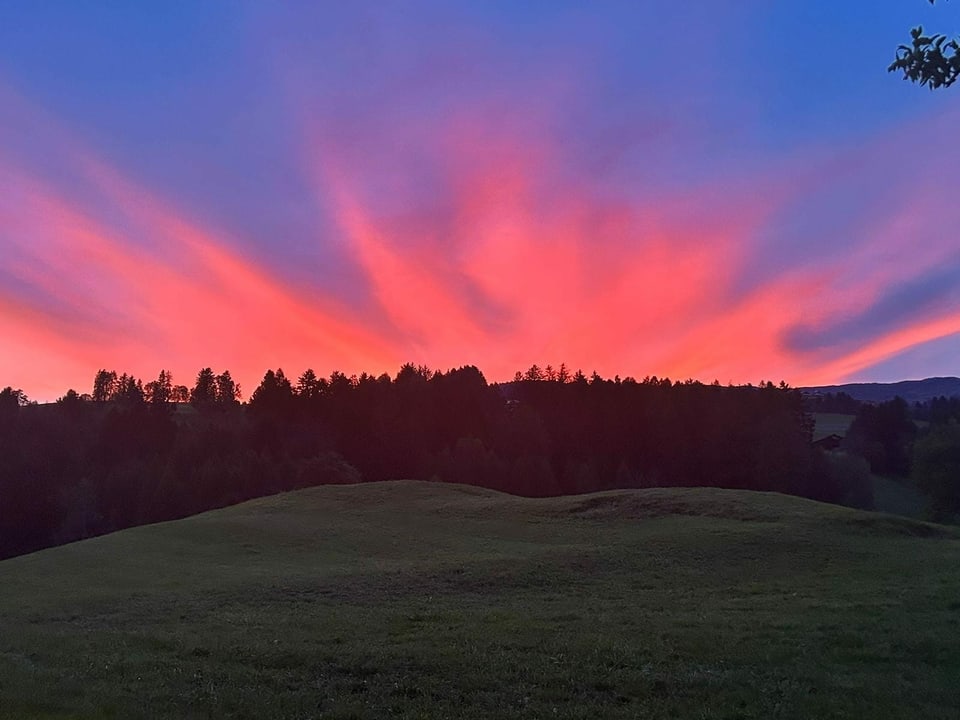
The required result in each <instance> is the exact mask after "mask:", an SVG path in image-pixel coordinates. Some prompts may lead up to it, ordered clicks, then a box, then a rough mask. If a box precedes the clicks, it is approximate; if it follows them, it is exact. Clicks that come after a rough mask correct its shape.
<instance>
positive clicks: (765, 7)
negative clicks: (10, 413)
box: [0, 0, 960, 400]
mask: <svg viewBox="0 0 960 720" xmlns="http://www.w3.org/2000/svg"><path fill="white" fill-rule="evenodd" d="M41 5H42V7H41ZM277 5H278V4H273V3H258V2H235V1H232V0H231V1H226V0H225V1H224V2H213V1H211V2H204V3H164V4H160V5H156V6H154V7H153V8H152V9H151V10H149V11H148V10H147V9H146V6H142V5H140V4H137V3H110V2H104V3H75V2H49V3H43V4H34V3H18V4H16V5H12V4H11V5H7V6H6V7H4V8H3V9H0V190H2V192H0V248H2V251H3V262H2V263H0V337H2V338H3V340H2V343H0V387H2V386H6V385H12V386H13V387H19V388H22V389H23V390H24V391H25V392H26V393H27V394H28V395H29V396H30V397H31V398H35V399H38V400H51V399H54V398H56V397H58V396H59V395H62V394H63V392H64V391H66V389H67V388H71V387H73V388H76V389H77V390H78V391H81V392H89V391H90V387H91V384H92V380H93V376H94V374H95V372H96V371H97V370H98V369H99V368H101V367H103V368H112V369H116V370H117V371H118V372H124V371H126V372H132V373H134V374H135V375H137V376H139V377H142V378H143V379H144V381H147V380H151V379H155V378H156V375H157V373H158V372H159V370H160V369H161V368H166V369H169V370H171V371H172V372H173V375H174V380H175V382H178V383H183V384H187V385H190V384H192V382H193V379H194V377H195V375H196V372H197V370H198V369H200V368H201V367H204V366H211V367H213V368H214V370H215V371H218V372H219V371H220V370H223V369H229V370H230V371H231V373H232V374H233V375H234V377H235V378H237V379H238V380H239V382H240V383H241V385H242V387H243V389H244V393H245V395H249V393H250V391H252V390H253V388H254V387H255V386H256V385H257V383H258V382H259V380H260V378H261V377H262V375H263V372H264V371H265V370H266V369H267V368H276V367H282V368H283V369H284V370H285V371H286V372H287V374H288V375H290V376H293V377H296V376H297V375H298V374H299V373H300V372H302V371H303V370H304V369H305V368H307V367H312V368H313V369H314V370H316V371H317V373H318V374H320V375H329V373H330V372H331V371H332V370H341V371H344V372H346V373H347V374H352V373H359V372H361V371H367V372H371V373H374V374H379V373H381V372H384V371H386V372H390V373H391V374H393V373H395V372H396V370H397V369H398V368H399V366H400V365H401V364H402V363H404V362H408V361H410V362H414V363H417V364H427V365H430V366H431V367H434V368H438V369H442V370H446V369H448V368H451V367H456V366H460V365H464V364H475V365H477V366H478V367H479V368H480V369H481V370H483V372H484V373H485V374H486V376H487V379H488V380H491V381H496V380H507V379H510V378H512V376H513V373H514V372H515V371H516V370H522V369H526V368H527V367H529V366H530V365H531V364H533V363H537V364H540V365H546V364H547V363H552V364H553V365H555V366H559V364H560V363H561V362H565V363H566V364H567V366H568V367H571V368H573V369H576V368H582V369H583V370H584V371H585V372H587V373H588V374H589V373H590V372H591V371H593V370H596V371H598V372H599V373H600V374H601V375H604V376H612V375H614V374H620V375H621V376H625V375H633V376H635V377H637V378H642V377H644V376H646V375H658V376H661V377H663V376H669V377H671V378H674V379H685V378H688V377H692V378H696V379H700V380H703V381H705V382H710V381H713V380H714V379H717V380H719V381H720V382H722V383H727V382H733V383H746V382H752V383H756V382H759V381H761V380H767V379H769V380H774V381H779V380H781V379H782V380H786V381H787V382H789V383H790V384H792V385H811V384H827V383H835V382H847V381H873V380H876V381H893V380H900V379H908V378H920V377H926V376H932V375H957V374H960V364H958V361H957V358H958V357H960V239H958V238H957V227H958V226H960V223H958V221H960V202H957V200H956V197H955V187H956V177H957V176H956V168H957V167H958V160H960V144H958V143H957V141H956V140H957V138H956V127H957V121H958V119H960V104H958V103H960V94H958V93H960V90H954V89H946V90H941V91H937V92H930V91H928V90H926V89H923V88H919V87H916V86H913V85H911V84H908V83H905V82H903V81H901V80H900V79H899V78H898V77H896V76H895V75H892V74H888V73H887V72H886V67H887V65H888V64H889V62H890V60H891V59H892V57H893V52H894V49H895V47H896V46H897V44H899V43H900V42H902V41H904V40H905V39H906V38H907V36H908V31H909V29H910V27H912V26H914V25H916V24H919V23H922V24H923V25H924V26H928V27H930V28H933V29H936V30H938V31H941V32H945V33H948V34H957V33H960V3H956V2H954V3H947V4H943V5H942V6H941V3H938V4H937V6H936V7H933V8H931V7H930V5H929V4H928V3H927V2H923V1H921V0H882V1H879V2H871V3H859V2H844V3H838V2H827V1H826V0H815V1H812V2H783V3H769V2H759V1H758V0H757V1H755V0H743V1H742V2H737V3H718V2H700V1H694V2H688V3H650V2H642V3H636V2H631V3H626V2H625V3H589V4H587V3H583V4H578V3H565V2H531V3H513V2H482V3H479V2H478V3H452V2H436V3H420V2H414V3H408V2H404V3H392V2H383V3H361V4H359V6H357V5H356V4H349V7H348V4H343V3H302V4H298V3H294V4H291V5H287V6H286V7H285V8H279V7H277ZM731 7H735V9H731Z"/></svg>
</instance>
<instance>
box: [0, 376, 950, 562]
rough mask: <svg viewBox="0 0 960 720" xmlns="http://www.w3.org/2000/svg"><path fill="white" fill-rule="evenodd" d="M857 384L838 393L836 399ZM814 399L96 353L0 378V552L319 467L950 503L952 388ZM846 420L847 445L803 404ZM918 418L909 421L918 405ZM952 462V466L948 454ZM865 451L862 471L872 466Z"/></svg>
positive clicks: (274, 483)
mask: <svg viewBox="0 0 960 720" xmlns="http://www.w3.org/2000/svg"><path fill="white" fill-rule="evenodd" d="M847 400H849V398H848V399H847ZM847 400H845V399H844V398H833V397H831V398H817V399H814V401H811V399H810V398H805V397H804V396H803V394H802V393H801V392H800V391H799V390H797V389H793V388H790V387H788V386H787V385H785V384H783V383H781V384H780V385H774V384H773V383H761V384H760V385H759V386H752V385H744V386H721V385H720V384H719V383H713V384H709V385H708V384H703V383H700V382H695V381H690V380H688V381H685V382H673V381H671V380H669V379H666V378H664V379H660V378H657V377H648V378H645V379H643V380H641V381H638V380H635V379H633V378H624V379H621V378H620V377H615V378H613V379H605V378H602V377H600V376H599V375H598V374H596V373H594V374H592V375H591V376H590V377H587V376H585V375H584V374H583V373H582V372H579V371H577V372H574V373H571V372H569V371H568V370H567V368H566V367H565V366H562V365H561V366H560V368H559V369H554V368H552V367H551V366H546V367H545V368H540V367H538V366H536V365H534V366H533V367H531V368H530V369H529V370H527V371H526V372H523V373H520V372H518V373H517V375H516V377H515V378H514V380H513V381H512V382H509V383H500V384H496V383H492V384H491V383H488V382H487V381H486V379H485V378H484V376H483V374H482V373H481V372H480V370H479V369H477V368H476V367H473V366H466V367H461V368H457V369H452V370H449V371H447V372H441V371H432V370H430V369H428V368H426V367H424V366H416V365H413V364H406V365H404V366H403V367H401V368H400V370H399V372H398V373H397V374H396V376H394V377H391V376H389V375H387V374H383V375H380V376H376V377H375V376H373V375H369V374H366V373H364V374H361V375H359V376H347V375H345V374H344V373H341V372H333V373H332V374H331V375H330V376H329V377H319V376H317V375H316V373H315V372H314V371H313V370H306V371H305V372H303V373H302V374H301V375H300V376H299V377H298V378H297V379H296V380H291V379H289V378H288V377H287V376H286V375H285V374H284V372H283V371H282V370H280V369H278V370H269V371H267V372H266V374H265V375H264V377H263V380H262V381H261V383H260V385H259V386H258V387H257V388H255V389H254V391H253V392H252V393H251V395H250V397H249V399H248V400H247V401H246V402H241V392H240V388H239V386H238V385H237V384H236V383H235V382H234V381H233V379H232V377H231V375H230V373H229V371H223V372H221V373H215V372H214V371H213V370H212V369H211V368H204V369H202V370H201V371H200V372H199V373H198V374H197V377H196V379H195V381H194V382H193V384H192V387H189V388H188V387H187V386H184V385H176V384H174V382H173V378H172V376H171V374H170V373H169V372H167V371H161V372H160V374H159V376H158V378H157V379H156V380H153V381H150V382H147V383H143V382H142V381H141V380H140V379H138V378H135V377H133V376H132V375H130V374H127V373H123V374H119V375H118V374H117V373H116V372H115V371H108V370H100V371H99V372H98V373H97V374H96V377H95V378H94V382H93V387H92V391H91V392H90V393H82V394H81V393H78V392H76V391H74V390H70V391H68V392H67V393H65V394H64V395H63V397H61V398H60V399H59V400H58V401H57V402H55V403H48V404H37V403H32V402H31V401H30V400H29V398H27V397H26V396H25V395H24V394H23V393H22V392H21V391H19V390H15V389H13V388H10V387H8V388H6V389H4V390H3V391H0V457H2V458H3V462H2V463H0V557H9V556H13V555H18V554H22V553H26V552H30V551H32V550H35V549H38V548H42V547H46V546H50V545H55V544H60V543H65V542H69V541H72V540H76V539H80V538H85V537H89V536H92V535H98V534H102V533H106V532H112V531H114V530H118V529H121V528H125V527H129V526H133V525H140V524H144V523H152V522H157V521H161V520H168V519H174V518H179V517H184V516H187V515H191V514H194V513H198V512H201V511H204V510H208V509H212V508H217V507H222V506H225V505H230V504H233V503H236V502H240V501H243V500H246V499H250V498H253V497H258V496H263V495H268V494H272V493H277V492H281V491H287V490H292V489H298V488H303V487H308V486H313V485H320V484H328V483H357V482H369V481H378V480H388V479H400V478H403V479H423V480H434V481H438V482H453V483H466V484H473V485H478V486H484V487H488V488H492V489H496V490H501V491H504V492H508V493H512V494H516V495H523V496H531V497H536V496H551V495H561V494H575V493H585V492H592V491H598V490H605V489H612V488H645V487H660V486H709V487H720V488H741V489H750V490H765V491H776V492H781V493H787V494H791V495H798V496H802V497H806V498H812V499H815V500H820V501H825V502H831V503H840V504H845V505H850V506H854V507H861V508H869V507H871V506H872V489H871V485H870V471H873V472H875V473H885V474H893V475H901V476H907V475H909V474H910V473H911V471H912V470H913V465H914V464H916V466H917V469H919V473H920V474H919V477H918V480H917V482H918V483H919V484H921V485H922V486H923V487H924V488H925V491H926V492H928V493H929V494H930V496H931V497H933V498H935V500H936V503H935V507H936V509H937V512H939V513H940V514H941V515H942V516H948V515H949V514H950V513H953V512H956V510H957V508H958V502H957V497H956V496H955V495H956V488H955V487H954V486H953V477H954V475H950V472H951V468H955V467H957V466H960V431H958V430H957V427H958V426H957V420H958V419H960V402H958V401H948V400H945V399H944V400H942V402H941V401H937V402H935V403H933V404H932V406H931V407H926V408H922V407H920V406H917V407H915V408H909V407H908V406H907V405H906V403H904V402H903V401H899V402H897V401H894V402H892V403H886V404H882V405H878V406H872V405H862V404H859V403H856V402H855V401H853V405H851V403H850V402H847ZM837 403H839V404H842V405H844V408H845V410H844V411H849V410H851V409H852V410H854V411H855V412H856V413H858V415H857V419H856V421H855V422H854V425H853V426H852V427H851V428H850V433H849V435H848V437H847V439H846V441H845V445H846V451H845V452H825V451H823V450H821V449H819V448H818V447H816V445H815V444H814V443H813V427H814V421H813V415H812V413H813V412H814V411H818V410H820V411H822V410H824V408H825V407H827V409H830V407H832V406H833V405H835V404H837ZM915 413H920V414H924V413H925V416H926V417H927V420H925V423H926V425H927V427H926V430H925V431H924V433H922V434H920V435H918V433H917V429H916V425H915V423H914V421H913V420H912V419H911V415H912V414H915ZM950 463H954V465H950ZM868 465H869V469H868V468H867V466H868Z"/></svg>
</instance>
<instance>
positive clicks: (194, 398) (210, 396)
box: [190, 367, 217, 407]
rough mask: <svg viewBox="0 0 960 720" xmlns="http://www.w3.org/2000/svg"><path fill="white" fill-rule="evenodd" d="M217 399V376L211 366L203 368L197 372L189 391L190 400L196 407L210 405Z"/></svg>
mask: <svg viewBox="0 0 960 720" xmlns="http://www.w3.org/2000/svg"><path fill="white" fill-rule="evenodd" d="M216 401H217V376H216V375H214V373H213V370H212V369H211V368H208V367H206V368H203V369H202V370H200V372H198V373H197V381H196V383H194V385H193V389H192V390H191V391H190V402H191V404H193V405H194V406H196V407H201V406H204V405H210V404H212V403H215V402H216Z"/></svg>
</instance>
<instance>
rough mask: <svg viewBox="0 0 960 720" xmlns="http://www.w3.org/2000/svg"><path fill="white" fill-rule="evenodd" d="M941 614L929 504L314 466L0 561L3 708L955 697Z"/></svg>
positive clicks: (616, 705)
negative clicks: (511, 490)
mask: <svg viewBox="0 0 960 720" xmlns="http://www.w3.org/2000/svg"><path fill="white" fill-rule="evenodd" d="M958 630H960V536H958V535H957V534H956V532H955V531H953V530H950V529H946V528H942V527H940V526H936V525H928V524H924V523H919V522H915V521H912V520H907V519H904V518H898V517H894V516H886V515H877V514H869V513H862V512H857V511H853V510H847V509H844V508H838V507H832V506H825V505H820V504H817V503H813V502H809V501H805V500H801V499H797V498H790V497H785V496H781V495H776V494H758V493H749V492H738V491H724V490H710V489H702V490H701V489H696V490H664V489H658V490H645V491H617V492H610V493H601V494H597V495H588V496H581V497H571V498H553V499H547V500H524V499H519V498H512V497H509V496H505V495H500V494H497V493H494V492H490V491H486V490H480V489H475V488H466V487H460V486H449V485H434V484H427V483H416V482H399V483H383V484H375V485H363V486H339V487H323V488H316V489H311V490H305V491H301V492H297V493H291V494H287V495H281V496H276V497H272V498H266V499H261V500H256V501H253V502H249V503H246V504H244V505H239V506H236V507H233V508H228V509H225V510H221V511H216V512H212V513H207V514H205V515H201V516H197V517H194V518H189V519H187V520H182V521H177V522H172V523H164V524H160V525H155V526H150V527H143V528H137V529H133V530H128V531H124V532H121V533H117V534H114V535H111V536H107V537H102V538H96V539H93V540H89V541H85V542H81V543H76V544H73V545H69V546H65V547H61V548H55V549H51V550H46V551H43V552H39V553H35V554H33V555H30V556H25V557H21V558H14V559H12V560H7V561H4V562H2V563H0V716H3V717H16V718H20V717H26V718H77V719H80V718H83V719H88V718H90V719H92V718H140V717H144V718H147V717H149V718H152V717H170V718H181V717H182V718H227V717H231V718H321V717H322V718H382V717H403V718H445V717H451V718H459V717H463V718H597V717H609V718H635V717H680V718H688V717H691V718H809V717H851V718H853V717H856V718H860V717H875V718H908V717H909V718H915V717H931V718H948V717H949V718H956V717H957V708H958V707H960V683H958V682H957V679H958V678H960V644H958V643H957V642H956V638H957V636H958Z"/></svg>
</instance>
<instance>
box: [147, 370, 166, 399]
mask: <svg viewBox="0 0 960 720" xmlns="http://www.w3.org/2000/svg"><path fill="white" fill-rule="evenodd" d="M143 390H144V394H145V395H146V398H147V401H148V402H151V403H154V404H162V403H168V402H172V401H173V376H172V375H171V374H170V373H169V372H167V371H166V370H161V371H160V375H159V376H158V377H157V379H156V380H153V381H151V382H148V383H147V384H146V385H145V386H144V388H143Z"/></svg>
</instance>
